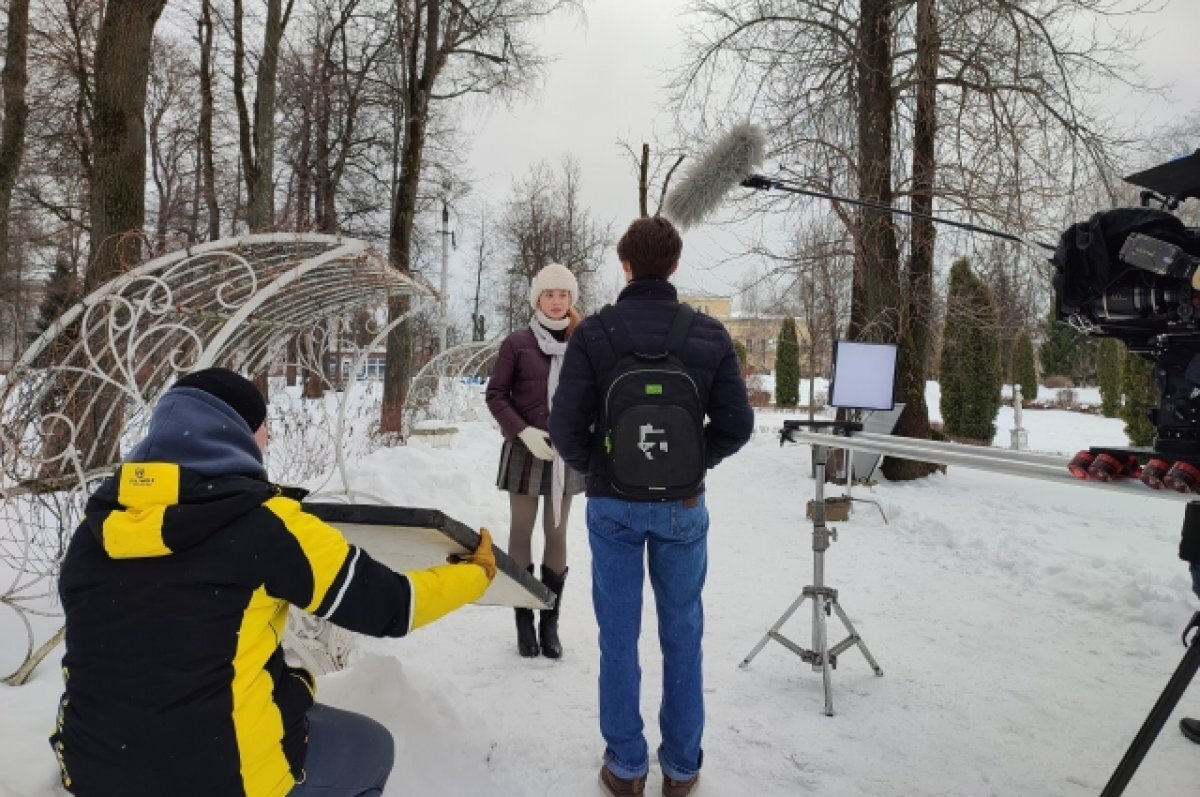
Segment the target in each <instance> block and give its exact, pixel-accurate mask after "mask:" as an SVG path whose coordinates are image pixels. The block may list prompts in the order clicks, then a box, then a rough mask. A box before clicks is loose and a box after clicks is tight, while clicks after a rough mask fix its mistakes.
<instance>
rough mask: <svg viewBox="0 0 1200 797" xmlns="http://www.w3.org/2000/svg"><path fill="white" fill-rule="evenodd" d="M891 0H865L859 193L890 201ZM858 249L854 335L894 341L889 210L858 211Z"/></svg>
mask: <svg viewBox="0 0 1200 797" xmlns="http://www.w3.org/2000/svg"><path fill="white" fill-rule="evenodd" d="M892 6H893V0H861V5H860V20H859V31H858V62H857V64H856V69H855V82H856V87H857V92H858V109H857V126H858V195H859V197H860V198H862V199H865V200H868V201H873V202H878V203H880V204H882V205H891V204H892V198H893V194H892V113H893V107H894V102H893V100H894V97H893V95H892V66H893V57H894V56H893V53H892V38H893V30H892V12H893V7H892ZM857 227H858V230H857V235H856V236H855V249H854V273H855V280H854V291H855V293H856V294H857V295H858V299H859V302H860V304H858V305H856V308H855V309H856V310H857V311H858V312H857V314H852V316H851V322H852V324H857V327H855V328H853V329H851V336H852V337H855V338H858V339H862V340H872V341H881V342H888V343H896V342H898V341H899V337H900V327H901V323H900V276H899V261H900V254H899V250H898V247H897V244H896V228H895V225H894V224H893V221H892V217H891V215H890V214H887V213H879V212H877V211H870V210H860V211H859V213H858V225H857Z"/></svg>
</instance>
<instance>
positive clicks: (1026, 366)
mask: <svg viewBox="0 0 1200 797" xmlns="http://www.w3.org/2000/svg"><path fill="white" fill-rule="evenodd" d="M1012 380H1013V384H1014V385H1019V386H1020V387H1021V398H1022V399H1024V400H1025V401H1034V400H1035V399H1037V389H1038V381H1037V364H1036V363H1035V362H1034V359H1033V342H1032V341H1031V340H1030V339H1029V333H1028V332H1027V331H1025V330H1021V334H1019V335H1017V340H1016V342H1015V343H1014V344H1013V359H1012Z"/></svg>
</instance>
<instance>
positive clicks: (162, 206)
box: [146, 39, 200, 254]
mask: <svg viewBox="0 0 1200 797" xmlns="http://www.w3.org/2000/svg"><path fill="white" fill-rule="evenodd" d="M195 82H196V74H195V67H194V66H193V64H192V62H191V61H190V60H188V58H187V57H186V55H185V54H184V51H183V49H182V47H181V45H177V44H171V43H168V42H166V41H163V40H161V39H156V40H155V42H154V48H153V61H152V63H151V70H150V84H149V91H148V95H147V101H146V115H147V117H148V119H149V129H148V131H147V133H148V136H147V138H148V141H149V144H150V176H151V179H152V180H153V181H154V188H155V193H156V194H157V204H156V207H155V211H154V237H153V239H152V241H151V248H152V251H153V253H154V254H161V253H163V252H165V251H166V249H167V246H168V237H169V235H170V234H171V233H177V232H185V233H187V234H188V236H189V237H194V232H195V225H194V224H193V223H192V222H191V219H192V218H194V216H193V214H192V205H193V200H194V199H195V197H194V196H192V192H191V191H190V190H189V189H192V188H194V187H195V186H196V184H197V183H196V175H197V163H196V155H197V153H196V128H197V125H198V124H199V122H200V109H199V108H197V107H196V104H195V102H194V100H193V97H194V91H193V90H192V89H193V86H194V85H195Z"/></svg>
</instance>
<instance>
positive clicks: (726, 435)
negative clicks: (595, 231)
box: [550, 217, 754, 797]
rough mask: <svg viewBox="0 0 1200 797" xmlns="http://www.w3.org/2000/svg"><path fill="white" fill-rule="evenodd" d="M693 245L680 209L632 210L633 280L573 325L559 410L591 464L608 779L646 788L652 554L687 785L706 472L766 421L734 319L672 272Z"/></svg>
mask: <svg viewBox="0 0 1200 797" xmlns="http://www.w3.org/2000/svg"><path fill="white" fill-rule="evenodd" d="M682 250H683V242H682V241H681V240H680V237H679V233H678V232H676V231H675V228H674V227H673V226H672V225H671V223H670V222H669V221H667V220H666V219H664V218H661V217H654V218H643V219H638V220H636V221H634V222H633V223H632V224H631V225H630V226H629V229H628V230H627V231H626V233H625V234H624V235H623V236H622V237H621V240H620V242H619V243H618V245H617V255H618V257H619V258H620V261H621V265H622V268H623V269H624V271H625V277H626V280H627V281H628V285H627V286H626V287H625V289H624V290H623V291H621V295H620V296H619V297H618V299H617V301H616V303H615V304H614V305H612V306H609V307H605V308H604V309H603V310H602V311H601V312H600V313H599V314H597V315H592V316H589V317H588V318H586V319H584V321H583V322H582V323H581V324H580V325H579V327H578V329H576V331H575V334H574V335H573V336H572V337H571V342H570V344H569V345H568V347H567V353H566V357H565V360H564V362H563V367H562V373H561V374H560V377H559V383H558V390H557V392H556V393H555V396H554V405H553V409H552V410H551V413H550V436H551V440H552V442H553V443H554V446H555V448H556V450H557V451H558V452H559V453H560V454H561V455H562V457H563V459H565V460H566V462H567V464H568V465H570V466H571V467H572V468H574V469H576V470H578V471H580V472H581V473H586V474H587V497H588V504H587V525H588V537H589V541H590V543H591V550H592V604H593V608H594V610H595V612H596V623H597V625H598V626H599V628H600V731H601V733H602V734H603V736H604V741H605V744H606V749H605V752H604V766H603V767H601V770H600V780H601V783H602V784H603V785H604V787H605V788H606V789H607V790H608V792H609V793H611V794H613V795H640V794H642V793H643V792H644V790H645V785H646V774H647V772H648V771H649V768H650V762H649V755H648V748H647V744H646V738H645V736H644V735H643V733H642V728H643V724H642V717H641V713H640V710H639V694H640V690H641V668H640V665H639V663H638V637H639V635H640V632H641V622H642V589H643V581H644V575H643V565H642V562H643V560H646V561H648V562H649V569H650V583H651V585H652V586H653V588H654V598H655V604H656V606H657V612H658V636H659V644H660V647H661V649H662V655H663V696H662V704H661V708H660V711H659V726H660V732H661V735H662V744H661V746H660V747H659V749H658V760H659V765H660V766H661V768H662V771H663V787H662V793H663V794H664V795H666V797H685V796H686V795H688V794H690V793H691V792H692V789H694V788H695V786H696V783H697V781H698V779H699V775H700V765H701V762H702V758H703V753H702V751H701V746H700V740H701V735H702V733H703V730H704V691H703V677H702V673H701V637H702V635H703V631H704V610H703V606H702V603H701V590H702V588H703V586H704V578H705V575H706V572H707V569H708V548H707V538H708V510H707V509H706V507H705V503H704V474H705V472H706V471H707V470H708V469H709V468H712V467H715V466H716V465H717V463H719V462H720V461H721V460H723V459H724V458H725V457H727V456H729V455H730V454H733V453H734V452H736V451H737V450H738V449H740V448H741V447H742V446H743V445H744V444H745V443H746V441H747V440H748V439H749V438H750V433H751V431H752V429H753V425H754V414H753V411H752V410H751V408H750V404H749V401H748V400H747V395H746V386H745V383H744V382H743V381H742V377H741V374H740V371H739V368H738V361H737V355H736V353H735V352H734V348H733V342H732V341H731V340H730V338H729V333H728V332H726V331H725V328H724V327H723V326H721V323H720V322H719V321H717V320H716V319H714V318H711V317H709V316H706V315H702V314H698V313H696V312H695V311H694V310H692V308H690V307H688V306H687V305H681V304H680V303H679V300H678V299H677V297H676V292H675V286H673V285H672V284H671V283H670V282H669V278H670V277H671V275H673V274H674V273H675V270H676V269H677V268H678V266H679V256H680V253H681V252H682ZM706 417H707V422H705V418H706Z"/></svg>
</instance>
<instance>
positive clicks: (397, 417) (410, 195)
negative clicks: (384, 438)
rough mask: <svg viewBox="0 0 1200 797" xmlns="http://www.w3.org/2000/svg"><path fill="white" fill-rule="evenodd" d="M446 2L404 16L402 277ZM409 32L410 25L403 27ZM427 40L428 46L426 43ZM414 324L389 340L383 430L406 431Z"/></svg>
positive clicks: (395, 228) (396, 232)
mask: <svg viewBox="0 0 1200 797" xmlns="http://www.w3.org/2000/svg"><path fill="white" fill-rule="evenodd" d="M441 3H442V0H430V2H429V3H428V4H427V5H426V7H425V9H424V11H425V15H426V18H425V20H424V23H422V21H421V10H422V9H421V4H414V5H413V7H412V8H411V9H405V11H404V12H401V13H411V14H412V20H411V28H410V29H411V30H412V33H413V37H412V41H410V42H408V43H407V46H408V78H407V86H405V98H404V99H405V109H404V110H405V117H404V137H403V139H402V141H401V143H400V174H399V179H398V180H397V182H396V193H395V196H394V197H393V198H392V214H391V225H390V230H389V234H388V257H389V258H390V260H391V262H392V265H393V266H394V267H395V268H396V269H398V270H399V271H400V273H401V274H405V275H409V274H412V238H413V223H414V221H415V215H416V209H417V186H418V185H419V183H420V181H421V155H422V151H423V150H424V147H425V126H426V124H427V122H428V114H429V98H430V94H431V93H432V91H433V83H434V81H435V80H436V78H437V73H438V69H439V68H440V66H441V60H442V58H443V56H442V54H441V52H440V46H439V42H440V34H441V14H442V8H441ZM398 29H399V30H404V29H405V26H404V25H400V26H398ZM422 40H423V41H422ZM411 306H412V304H411V300H410V299H409V297H407V296H398V297H396V298H394V299H392V300H391V301H390V302H389V303H388V320H389V321H395V320H396V319H398V318H400V317H402V316H403V315H404V314H405V313H407V312H408V311H409V309H410V308H411ZM412 338H413V336H412V324H410V323H409V322H407V321H405V322H403V323H401V324H399V325H398V326H397V327H396V328H395V329H393V330H392V331H391V333H390V334H389V335H388V339H387V364H386V366H385V367H384V375H383V407H382V409H381V413H380V419H379V423H380V428H381V429H382V430H383V431H385V432H396V433H398V432H401V431H403V426H404V402H405V400H406V399H407V398H408V382H409V380H410V379H411V378H412V361H413V339H412Z"/></svg>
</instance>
